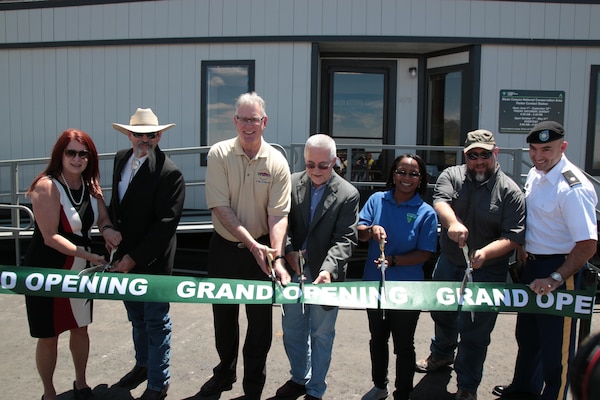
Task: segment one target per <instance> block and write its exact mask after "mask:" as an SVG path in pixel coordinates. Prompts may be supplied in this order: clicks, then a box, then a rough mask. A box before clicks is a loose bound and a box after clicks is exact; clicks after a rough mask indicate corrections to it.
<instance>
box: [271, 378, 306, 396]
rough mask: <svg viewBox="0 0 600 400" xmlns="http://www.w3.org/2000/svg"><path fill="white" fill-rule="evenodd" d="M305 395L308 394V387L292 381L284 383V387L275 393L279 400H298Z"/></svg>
mask: <svg viewBox="0 0 600 400" xmlns="http://www.w3.org/2000/svg"><path fill="white" fill-rule="evenodd" d="M303 394H306V386H304V385H301V384H299V383H296V382H294V381H293V380H291V379H290V380H289V381H287V382H286V383H284V384H283V386H281V387H280V388H279V389H277V391H276V392H275V397H276V398H278V399H287V398H293V399H297V398H298V397H300V396H302V395H303Z"/></svg>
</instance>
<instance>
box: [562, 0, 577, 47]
mask: <svg viewBox="0 0 600 400" xmlns="http://www.w3.org/2000/svg"><path fill="white" fill-rule="evenodd" d="M559 23H560V38H561V39H565V38H567V39H570V38H573V37H574V36H573V35H574V33H575V5H573V4H560V22H559Z"/></svg>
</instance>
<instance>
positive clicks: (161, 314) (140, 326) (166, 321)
mask: <svg viewBox="0 0 600 400" xmlns="http://www.w3.org/2000/svg"><path fill="white" fill-rule="evenodd" d="M124 304H125V308H126V309H127V318H129V321H131V325H132V326H133V346H134V348H135V363H136V365H139V366H142V367H144V366H145V367H148V389H152V390H162V389H164V388H165V387H166V386H167V385H168V384H169V380H170V379H171V373H170V371H169V366H170V356H171V317H170V316H169V303H149V302H138V301H125V302H124Z"/></svg>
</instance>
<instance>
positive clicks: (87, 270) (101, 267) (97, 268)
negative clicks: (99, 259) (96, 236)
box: [77, 247, 117, 276]
mask: <svg viewBox="0 0 600 400" xmlns="http://www.w3.org/2000/svg"><path fill="white" fill-rule="evenodd" d="M116 252H117V248H116V247H115V248H113V249H112V250H111V251H110V261H109V262H108V264H101V265H92V266H91V267H87V268H84V269H82V270H81V271H79V273H78V274H77V276H83V275H92V274H94V273H96V272H106V271H110V270H111V268H112V267H113V263H114V262H115V253H116Z"/></svg>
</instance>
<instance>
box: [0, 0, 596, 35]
mask: <svg viewBox="0 0 600 400" xmlns="http://www.w3.org/2000/svg"><path fill="white" fill-rule="evenodd" d="M598 13H600V4H565V3H562V4H561V3H538V2H532V3H526V2H507V1H484V0H452V1H451V0H428V1H422V0H397V1H393V0H336V1H332V0H294V1H291V0H287V1H279V0H253V1H248V0H203V1H193V0H168V1H144V2H135V3H120V4H103V5H93V6H79V7H76V6H73V7H57V8H51V9H30V10H29V9H26V10H9V11H0V15H2V18H3V20H4V21H5V26H6V29H5V30H4V32H3V33H2V35H0V42H8V43H19V42H30V41H46V40H48V38H49V37H51V38H53V39H54V40H57V41H65V40H104V39H136V38H169V37H171V38H172V37H221V36H225V37H227V36H263V35H267V36H279V35H280V36H293V35H298V36H305V35H321V34H322V35H340V36H346V35H360V36H362V35H370V36H380V35H382V34H384V35H399V36H423V37H427V36H445V37H463V36H467V37H468V36H470V37H475V38H478V37H483V38H497V37H500V38H515V37H516V38H536V39H578V40H588V39H598V33H597V31H598V29H600V28H596V27H595V26H596V25H597V24H595V21H596V20H597V15H598ZM40 16H41V20H40ZM49 16H50V17H49ZM11 24H12V25H11ZM50 32H52V34H49V33H50Z"/></svg>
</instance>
